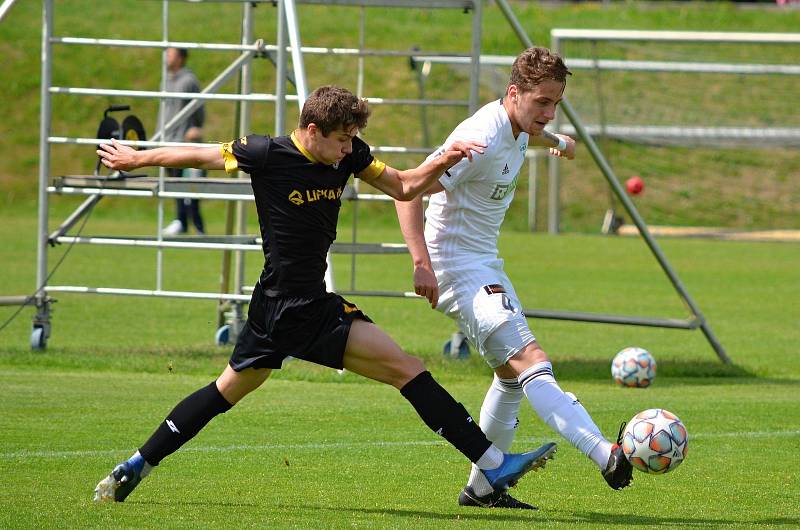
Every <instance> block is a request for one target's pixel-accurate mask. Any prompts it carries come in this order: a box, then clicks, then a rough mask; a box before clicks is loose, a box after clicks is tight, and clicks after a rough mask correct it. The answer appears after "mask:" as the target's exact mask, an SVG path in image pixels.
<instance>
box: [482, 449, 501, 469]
mask: <svg viewBox="0 0 800 530" xmlns="http://www.w3.org/2000/svg"><path fill="white" fill-rule="evenodd" d="M502 463H503V451H501V450H500V449H498V448H497V446H496V445H494V444H492V445H491V446H489V449H487V450H486V452H485V453H483V456H481V457H480V458H479V459H478V461H477V462H475V465H476V466H478V467H479V468H481V469H497V468H498V467H500V464H502Z"/></svg>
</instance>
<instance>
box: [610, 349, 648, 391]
mask: <svg viewBox="0 0 800 530" xmlns="http://www.w3.org/2000/svg"><path fill="white" fill-rule="evenodd" d="M611 377H613V378H614V381H616V383H617V384H618V385H622V386H630V387H638V388H645V387H648V386H650V383H652V382H653V379H655V377H656V360H655V358H654V357H653V356H652V355H650V352H649V351H647V350H645V349H644V348H625V349H624V350H622V351H621V352H619V353H618V354H617V355H615V356H614V360H613V361H611Z"/></svg>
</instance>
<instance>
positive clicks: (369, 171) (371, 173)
mask: <svg viewBox="0 0 800 530" xmlns="http://www.w3.org/2000/svg"><path fill="white" fill-rule="evenodd" d="M384 169H386V162H382V161H380V160H378V159H377V158H373V159H372V163H371V164H370V165H368V166H367V167H365V168H364V169H362V170H361V172H360V173H359V174H358V178H360V179H361V180H363V181H364V182H372V181H373V180H375V179H376V178H378V177H379V176H380V175H381V173H383V170H384Z"/></svg>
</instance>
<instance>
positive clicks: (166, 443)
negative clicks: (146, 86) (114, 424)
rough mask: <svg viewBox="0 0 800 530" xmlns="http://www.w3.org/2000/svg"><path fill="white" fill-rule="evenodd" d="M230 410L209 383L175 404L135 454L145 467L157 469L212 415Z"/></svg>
mask: <svg viewBox="0 0 800 530" xmlns="http://www.w3.org/2000/svg"><path fill="white" fill-rule="evenodd" d="M231 407H232V405H231V404H230V403H228V402H227V401H226V400H225V398H224V397H223V396H222V394H221V393H220V391H219V390H218V389H217V384H216V382H215V381H212V382H211V384H209V385H207V386H205V387H203V388H201V389H200V390H198V391H197V392H195V393H193V394H191V395H189V396H187V397H186V398H185V399H184V400H183V401H181V402H180V403H178V404H177V405H176V406H175V408H174V409H172V412H170V413H169V414H168V415H167V417H166V418H165V419H164V421H163V422H161V424H160V425H159V426H158V428H157V429H156V431H155V432H154V433H153V434H152V436H150V438H149V439H148V440H147V442H145V444H144V445H143V446H142V447H141V448H140V449H139V452H140V453H141V455H142V457H144V460H145V461H147V463H148V464H150V465H152V466H157V465H158V464H159V463H160V462H161V460H163V459H164V458H165V457H167V456H169V455H171V454H172V453H174V452H175V451H177V450H178V449H179V448H180V447H181V446H182V445H183V444H185V443H186V442H188V441H189V440H191V439H192V438H194V436H195V435H196V434H197V433H198V432H200V430H201V429H202V428H203V427H205V426H206V424H207V423H208V422H209V421H211V420H212V419H213V418H214V417H215V416H217V415H218V414H222V413H224V412H227V411H228V410H230V408H231Z"/></svg>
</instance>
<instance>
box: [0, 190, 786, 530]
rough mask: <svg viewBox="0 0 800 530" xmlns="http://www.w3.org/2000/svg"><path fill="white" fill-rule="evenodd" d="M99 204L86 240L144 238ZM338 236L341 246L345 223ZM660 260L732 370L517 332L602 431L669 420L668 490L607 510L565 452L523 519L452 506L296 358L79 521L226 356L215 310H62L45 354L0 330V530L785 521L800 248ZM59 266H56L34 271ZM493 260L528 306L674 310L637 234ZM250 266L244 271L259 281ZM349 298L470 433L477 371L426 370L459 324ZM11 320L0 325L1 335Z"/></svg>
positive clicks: (391, 402) (398, 403)
mask: <svg viewBox="0 0 800 530" xmlns="http://www.w3.org/2000/svg"><path fill="white" fill-rule="evenodd" d="M103 206H105V205H102V204H101V206H100V207H99V208H98V211H97V212H96V213H95V214H94V215H93V216H92V218H91V219H90V221H89V222H88V223H87V226H86V228H85V229H84V232H85V233H86V234H103V233H125V232H133V233H145V232H147V231H149V230H152V224H151V222H149V221H145V220H144V218H145V217H146V215H145V213H147V212H140V213H139V214H137V213H136V212H131V213H130V215H126V216H124V218H115V217H114V212H113V210H112V211H109V210H108V209H107V208H106V209H104V208H103ZM57 209H58V208H57ZM213 213H214V211H213V210H212V211H211V212H210V214H213ZM211 217H212V222H213V215H212V216H211ZM363 226H364V227H365V228H362V233H363V235H364V239H370V240H386V241H396V240H398V237H399V234H398V232H397V230H396V228H393V227H391V226H385V227H380V226H379V227H376V228H372V229H370V228H366V227H367V226H368V224H367V223H365V224H364V225H363ZM34 232H35V221H34V220H33V218H32V216H31V215H30V213H29V212H28V211H26V210H24V209H10V210H4V211H3V212H2V213H0V240H2V241H3V264H4V266H3V275H2V276H0V293H4V294H23V293H25V292H26V291H29V290H31V289H32V286H33V282H34V279H33V270H34V267H33V264H34V252H33V241H34V239H33V234H34ZM340 233H341V236H342V237H343V238H344V239H347V236H346V234H347V233H348V230H347V227H346V226H343V227H342V228H341V229H340ZM662 246H663V249H664V252H665V253H666V254H667V256H668V257H669V259H670V260H671V263H672V264H673V265H674V266H675V268H676V269H677V271H678V274H679V275H680V276H681V279H682V280H683V281H684V282H685V283H686V285H687V288H688V289H689V291H690V293H692V295H693V296H694V298H695V300H696V302H697V303H698V304H699V305H700V307H701V309H702V310H703V311H704V313H705V315H706V316H707V318H708V319H709V321H710V323H711V325H712V328H713V329H714V331H715V332H716V334H717V335H718V338H719V339H720V341H721V342H722V344H723V345H724V346H725V347H726V348H727V350H728V353H729V354H730V356H731V357H732V358H733V360H734V365H733V366H730V367H726V366H723V365H721V364H720V363H719V362H718V361H717V360H716V358H715V357H714V354H713V352H712V350H711V348H710V347H709V346H708V345H707V344H706V343H705V341H704V339H703V337H702V335H701V334H700V332H699V331H695V332H688V331H678V330H660V329H643V328H634V327H626V326H606V325H596V324H579V323H566V322H555V321H546V320H535V321H532V327H533V329H534V330H535V332H536V333H537V336H538V337H539V339H540V341H541V342H542V344H543V345H544V347H545V348H546V349H547V350H548V351H549V353H550V354H551V356H552V358H553V361H554V365H555V369H556V374H557V377H558V378H559V380H560V382H561V385H562V387H563V388H564V389H565V390H569V391H572V392H574V393H576V394H577V395H578V396H579V397H580V398H581V400H582V402H583V403H584V404H585V405H586V406H587V408H588V410H589V411H590V413H592V415H593V417H594V418H595V420H596V422H597V424H598V425H599V426H600V427H601V428H602V430H603V431H604V433H605V434H606V436H608V437H613V436H614V435H616V430H617V428H618V425H619V422H620V421H621V420H623V419H628V418H629V417H630V416H632V415H633V414H634V413H635V412H637V411H639V410H642V409H645V408H650V407H663V408H667V409H669V410H671V411H673V412H675V413H676V414H678V415H679V416H680V417H681V419H682V420H683V421H684V423H685V424H686V426H687V428H688V430H689V433H690V449H689V454H688V457H687V460H686V462H684V463H683V464H682V465H681V467H679V468H678V469H677V470H676V471H674V472H673V473H671V474H669V475H666V476H659V477H650V476H645V475H643V474H640V473H638V472H637V474H636V476H635V482H634V485H633V486H632V487H631V488H629V489H627V490H625V491H622V492H614V491H612V490H610V489H608V487H607V486H606V485H605V483H604V482H603V481H602V479H601V477H600V475H599V473H598V472H597V470H596V469H595V468H594V466H593V464H591V462H589V461H588V460H587V459H586V458H584V457H583V456H582V455H580V454H579V453H578V452H577V451H576V450H575V449H573V448H572V447H571V446H569V445H568V444H567V443H566V442H564V443H560V450H559V453H558V455H557V458H556V459H555V460H554V461H553V462H551V463H550V464H548V466H547V467H546V468H545V470H544V471H541V472H539V473H536V474H534V475H531V476H529V477H526V478H525V479H524V480H523V481H522V482H521V484H520V485H519V486H518V488H517V489H516V491H515V493H516V494H517V495H518V496H519V497H520V498H522V499H524V500H527V501H529V502H532V503H534V504H538V505H539V506H540V507H541V510H540V511H538V512H533V513H517V512H512V511H507V510H500V511H475V510H468V509H460V508H458V507H457V505H456V503H455V500H456V497H457V494H458V492H459V489H460V488H461V487H462V485H463V482H464V480H465V477H466V473H467V469H468V467H467V465H466V462H465V460H464V459H463V458H462V457H461V455H460V454H458V453H457V452H456V451H455V450H454V449H452V448H450V447H449V446H447V445H445V444H444V443H442V442H441V441H440V440H439V439H438V438H437V437H436V436H435V435H433V434H432V433H430V432H429V431H428V430H427V429H426V428H425V427H424V426H423V425H422V424H421V422H419V421H418V419H417V418H416V416H415V414H414V413H413V411H412V410H411V408H410V407H408V406H407V404H406V403H405V401H404V400H403V399H402V398H401V397H400V396H399V395H398V394H397V392H396V391H394V390H392V389H391V388H389V387H384V386H382V385H378V384H375V383H371V382H367V381H365V380H363V379H360V378H358V377H357V376H354V375H353V374H350V373H345V374H344V375H343V376H340V375H338V374H337V373H336V372H335V371H332V370H327V369H320V368H316V367H314V366H312V365H308V364H305V363H303V362H300V361H298V362H294V363H290V364H289V366H288V367H287V369H285V370H282V371H280V372H278V373H276V375H275V376H274V377H273V380H270V381H269V382H268V383H267V384H266V385H264V387H263V388H261V389H259V390H258V391H257V392H255V393H253V394H252V395H251V396H249V397H248V398H247V399H246V400H245V401H244V402H242V403H241V404H240V405H238V406H237V407H236V408H235V409H234V410H232V411H231V412H229V413H228V414H226V415H224V416H222V417H219V418H218V419H216V420H215V421H214V422H212V424H210V426H209V427H208V428H207V429H206V430H204V431H203V432H202V433H201V434H200V435H199V436H198V437H197V438H195V439H194V440H193V441H192V442H190V443H189V444H188V445H187V446H186V447H185V449H184V450H182V451H180V452H178V453H177V454H175V455H174V456H173V457H171V458H169V459H167V460H166V461H165V462H164V463H162V465H161V466H159V468H158V469H157V470H156V471H154V472H153V474H152V475H151V476H150V477H149V478H147V479H146V481H145V482H143V483H142V485H141V486H140V488H139V489H137V491H136V492H135V493H134V494H133V495H132V496H131V497H130V498H129V500H128V502H126V503H124V504H121V505H103V506H97V505H94V504H93V503H92V502H91V494H92V489H93V488H94V485H95V483H96V482H97V481H98V480H99V479H100V478H102V476H103V475H104V474H106V473H108V471H109V470H110V468H111V467H112V466H113V465H114V464H115V463H116V462H117V461H119V460H121V459H123V458H125V457H127V456H128V455H129V453H130V452H132V450H133V449H135V447H136V446H137V444H140V443H142V442H143V441H144V439H146V437H148V436H149V435H150V433H151V432H152V430H153V429H154V427H155V426H156V424H157V423H158V422H159V421H161V420H162V419H163V416H164V415H165V414H166V413H167V412H168V411H169V409H171V408H172V406H173V405H174V404H175V403H176V402H177V401H178V400H180V399H182V398H183V397H184V396H185V395H187V394H188V393H190V392H191V391H193V390H194V389H196V388H198V387H199V386H201V385H204V384H207V383H208V382H209V381H210V380H212V379H213V378H214V377H215V376H216V375H217V374H218V372H219V371H220V370H221V368H222V367H223V366H224V364H225V362H226V359H227V356H228V355H229V348H227V347H216V346H214V345H213V343H212V339H213V333H214V330H215V327H216V315H215V309H214V304H213V303H211V302H191V301H189V302H181V301H175V300H151V299H143V298H132V297H103V296H83V295H67V294H63V295H59V296H57V297H56V298H58V302H57V304H56V305H55V312H54V314H53V335H52V337H51V340H50V344H49V347H48V349H47V351H45V352H40V353H32V352H30V351H29V348H28V345H27V343H28V335H29V332H30V317H31V315H32V312H31V310H30V309H26V310H24V311H23V313H22V314H21V315H20V317H18V318H17V319H16V320H15V321H14V322H13V323H12V324H11V325H10V326H9V327H7V328H6V329H5V330H3V331H2V332H0V375H2V377H3V380H4V381H5V384H4V385H3V387H2V390H0V403H2V414H0V442H1V443H0V447H1V448H2V449H0V528H32V527H39V528H53V527H58V528H76V527H86V528H94V527H109V526H110V527H144V528H148V527H149V528H164V527H168V528H198V527H237V528H239V527H241V528H244V527H281V528H284V527H296V528H344V527H359V528H406V527H411V526H414V527H416V528H451V527H452V528H501V527H508V526H510V525H512V524H513V525H517V526H519V525H530V526H534V527H537V528H576V527H580V528H622V527H667V528H686V527H709V528H717V527H720V528H726V527H741V528H752V527H778V528H780V527H786V528H788V527H796V526H798V525H800V508H798V506H800V502H799V501H800V493H799V492H800V487H799V486H800V483H798V478H797V474H796V464H795V461H796V453H797V450H798V448H800V430H799V429H800V421H799V420H800V413H799V412H798V410H799V409H798V404H800V400H799V399H798V397H797V396H798V387H800V360H798V359H799V358H798V356H797V354H796V345H797V343H798V340H799V339H800V331H798V328H797V321H798V316H799V315H798V307H799V304H798V301H799V300H800V291H799V289H800V287H798V286H800V270H799V269H798V268H797V263H798V262H800V247H798V246H797V245H794V244H779V243H739V242H721V241H704V240H675V239H673V240H664V241H662ZM63 251H64V248H63V247H60V248H58V249H55V250H54V251H53V252H52V256H51V263H54V262H55V261H56V260H57V258H58V256H59V255H60V254H61V253H62V252H63ZM501 252H502V254H503V255H504V256H505V257H506V258H507V261H508V270H509V273H510V274H511V276H512V278H513V279H514V281H515V284H516V287H517V290H518V291H519V292H520V295H521V296H522V298H523V300H525V301H526V303H527V304H528V305H529V306H530V307H539V308H550V309H573V310H590V311H609V312H615V313H626V314H643V315H649V316H670V317H683V316H685V315H684V311H683V309H682V307H681V304H680V302H679V301H678V300H677V297H676V296H675V295H673V294H672V293H671V289H670V288H669V286H668V284H667V281H666V279H665V278H664V277H663V275H662V274H661V273H660V271H659V270H658V268H657V267H656V266H655V262H654V260H652V259H651V258H650V256H649V253H648V252H647V251H646V249H645V248H644V245H643V243H642V242H641V241H639V240H636V239H628V238H607V237H600V236H577V235H575V236H558V237H548V236H537V235H530V234H524V233H514V232H509V233H507V234H505V235H504V236H503V238H502V245H501ZM166 257H167V260H166V271H167V274H166V281H167V283H166V284H165V288H167V289H171V288H197V289H208V290H213V289H215V283H214V282H215V281H216V277H217V275H218V274H219V255H218V254H217V253H200V252H195V253H191V254H186V253H178V252H175V253H168V254H167V256H166ZM384 260H388V261H389V262H391V263H388V262H387V261H384ZM406 260H407V257H406V256H396V257H373V258H362V259H361V260H360V261H359V269H358V270H359V276H358V287H361V288H371V287H374V286H384V287H387V288H407V283H408V281H409V270H408V265H407V262H406ZM259 261H260V260H259V259H258V258H257V257H256V256H254V255H253V256H251V257H250V259H249V260H248V263H249V265H248V271H249V272H248V274H250V276H251V277H253V278H254V277H255V274H256V273H257V270H258V267H259V264H260V263H259ZM153 263H154V253H153V252H151V251H149V250H124V249H122V250H121V249H112V248H103V247H88V246H76V247H74V248H73V250H72V252H71V253H70V255H69V256H68V257H67V259H66V260H65V262H64V264H63V265H62V267H61V268H60V269H59V270H58V271H57V273H56V274H55V275H54V277H53V279H52V280H51V283H53V284H70V283H73V284H92V285H95V286H117V287H125V286H128V287H130V286H137V287H143V288H148V287H152V285H153V281H154V280H153ZM348 263H349V260H348V259H347V258H344V259H339V260H337V263H336V267H337V279H338V280H339V282H340V285H346V284H347V282H348V281H349V278H348V276H347V268H348ZM355 301H357V302H358V303H359V304H360V306H362V308H363V309H365V310H366V311H367V312H368V313H369V314H370V315H371V316H372V317H373V318H374V319H375V320H376V321H377V322H378V323H379V324H381V325H382V326H384V327H385V328H386V329H387V330H388V331H389V333H390V334H391V335H392V336H394V337H395V338H396V339H397V340H398V341H399V342H400V343H401V344H402V345H403V346H404V347H405V348H407V349H408V350H409V351H411V352H412V353H414V354H417V355H419V356H421V357H422V358H424V359H425V360H426V362H427V365H428V366H429V368H430V369H431V370H432V372H433V373H434V375H435V376H436V377H437V378H438V379H440V380H441V381H442V382H443V383H444V384H445V386H446V387H447V388H448V389H449V390H450V391H451V392H452V393H453V394H454V395H455V396H456V398H457V399H459V400H461V401H463V403H464V404H465V405H466V406H467V408H468V409H469V410H470V411H471V412H472V413H473V414H476V415H477V413H478V410H479V408H480V403H481V400H482V398H483V393H484V391H485V387H486V386H487V384H488V382H489V377H490V375H489V372H488V370H487V368H486V367H485V366H484V365H483V364H482V362H481V361H480V360H479V359H477V358H475V356H473V357H472V358H470V359H469V360H468V361H465V362H457V361H447V360H445V359H443V357H442V356H441V355H440V354H439V351H440V348H441V345H442V343H443V341H444V340H446V338H447V337H448V335H449V333H450V332H451V331H452V330H453V327H452V325H451V324H450V322H449V321H448V320H447V319H445V318H444V317H442V316H441V315H439V314H438V313H435V312H433V311H431V310H430V309H428V308H427V307H426V306H425V305H424V304H423V303H422V302H420V301H403V300H390V299H379V298H368V299H367V298H356V299H355ZM12 311H13V308H0V319H2V320H3V321H5V320H6V319H7V318H8V317H9V316H11V314H12ZM629 345H639V346H643V347H646V348H648V349H649V350H650V351H651V352H652V353H653V354H654V355H655V356H656V358H657V360H658V362H659V374H658V377H657V379H656V381H655V383H654V384H653V386H652V387H650V388H649V389H645V390H630V389H621V388H618V387H616V386H614V385H613V383H612V382H611V379H610V376H609V363H610V359H611V357H612V356H613V355H614V353H616V351H618V350H619V349H621V348H623V347H625V346H629ZM545 440H556V441H560V440H557V439H556V437H555V436H554V435H553V433H552V432H551V431H550V430H549V428H548V427H546V426H545V425H544V424H543V423H542V422H541V421H540V420H539V419H538V418H537V417H535V415H534V414H533V413H532V411H531V410H530V408H529V407H525V406H523V412H522V415H521V426H520V431H519V435H518V438H517V441H516V442H515V448H517V449H520V450H522V449H524V448H527V447H531V446H534V445H537V444H539V443H542V442H543V441H545Z"/></svg>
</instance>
